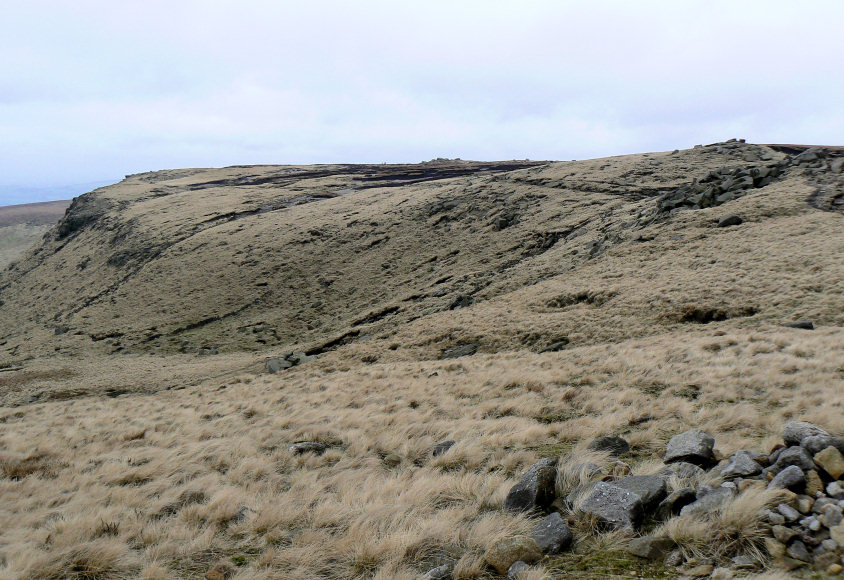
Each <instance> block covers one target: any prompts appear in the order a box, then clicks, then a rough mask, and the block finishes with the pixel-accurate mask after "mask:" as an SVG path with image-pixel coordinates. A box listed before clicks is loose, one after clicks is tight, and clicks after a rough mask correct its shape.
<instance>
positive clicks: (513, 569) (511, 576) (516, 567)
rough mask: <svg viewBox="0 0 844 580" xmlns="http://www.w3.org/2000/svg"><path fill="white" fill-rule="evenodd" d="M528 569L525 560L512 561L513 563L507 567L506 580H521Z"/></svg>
mask: <svg viewBox="0 0 844 580" xmlns="http://www.w3.org/2000/svg"><path fill="white" fill-rule="evenodd" d="M528 570H530V566H529V565H528V563H527V562H522V561H521V560H519V561H518V562H513V565H512V566H510V568H508V569H507V580H521V579H522V576H523V575H524V573H525V572H527V571H528Z"/></svg>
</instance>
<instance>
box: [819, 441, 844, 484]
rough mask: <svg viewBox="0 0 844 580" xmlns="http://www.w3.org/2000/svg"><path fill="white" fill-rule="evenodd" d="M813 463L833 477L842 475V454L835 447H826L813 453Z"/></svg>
mask: <svg viewBox="0 0 844 580" xmlns="http://www.w3.org/2000/svg"><path fill="white" fill-rule="evenodd" d="M814 460H815V463H817V464H818V465H819V466H820V467H822V468H823V470H824V471H826V472H827V473H828V474H830V475H831V476H832V477H833V478H834V479H838V478H839V477H841V476H842V475H844V455H841V452H840V451H838V449H836V448H835V447H832V446H830V447H827V448H826V449H824V450H823V451H821V452H819V453H817V454H816V455H815V458H814Z"/></svg>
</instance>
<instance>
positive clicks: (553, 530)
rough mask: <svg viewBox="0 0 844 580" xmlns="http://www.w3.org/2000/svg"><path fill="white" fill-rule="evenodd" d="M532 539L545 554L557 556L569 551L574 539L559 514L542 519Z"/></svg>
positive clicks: (534, 530)
mask: <svg viewBox="0 0 844 580" xmlns="http://www.w3.org/2000/svg"><path fill="white" fill-rule="evenodd" d="M531 538H533V540H534V541H535V542H536V545H537V546H539V549H540V550H542V552H543V553H545V554H557V553H559V552H562V551H563V550H566V549H568V548H569V547H570V546H571V544H572V540H573V539H574V538H573V536H572V535H571V531H570V530H569V527H568V525H566V522H565V520H563V518H562V516H560V514H558V513H557V512H554V513H552V514H550V515H547V516H545V517H544V518H542V520H541V521H540V522H539V523H538V524H536V527H535V528H533V533H532V534H531Z"/></svg>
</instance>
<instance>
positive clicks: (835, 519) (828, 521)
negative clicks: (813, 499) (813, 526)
mask: <svg viewBox="0 0 844 580" xmlns="http://www.w3.org/2000/svg"><path fill="white" fill-rule="evenodd" d="M821 517H822V518H823V525H825V526H826V527H828V528H834V527H835V526H838V525H841V522H842V520H844V515H842V510H841V506H837V505H828V506H826V507H824V508H823V511H822V512H821Z"/></svg>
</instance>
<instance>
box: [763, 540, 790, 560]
mask: <svg viewBox="0 0 844 580" xmlns="http://www.w3.org/2000/svg"><path fill="white" fill-rule="evenodd" d="M764 542H765V550H767V552H768V554H770V556H771V557H772V558H777V557H780V556H784V555H785V544H783V543H782V542H780V541H779V540H776V539H774V538H765V540H764Z"/></svg>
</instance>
